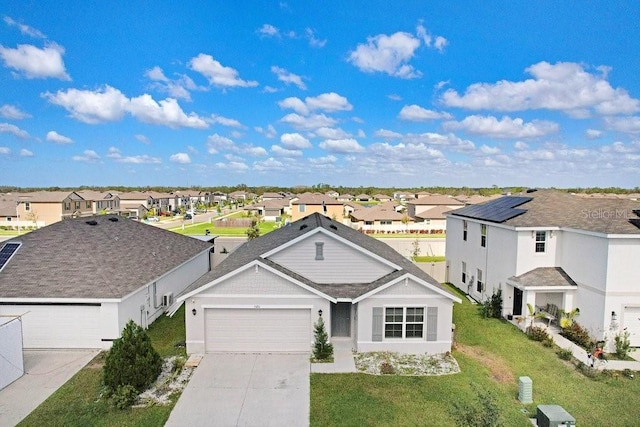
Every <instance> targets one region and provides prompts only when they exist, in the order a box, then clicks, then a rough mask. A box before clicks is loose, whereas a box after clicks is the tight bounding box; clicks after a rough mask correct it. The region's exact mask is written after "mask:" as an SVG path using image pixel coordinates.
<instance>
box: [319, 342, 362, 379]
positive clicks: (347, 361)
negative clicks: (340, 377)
mask: <svg viewBox="0 0 640 427" xmlns="http://www.w3.org/2000/svg"><path fill="white" fill-rule="evenodd" d="M331 343H332V344H333V363H312V364H311V372H313V373H321V374H346V373H350V372H358V370H357V369H356V363H355V361H354V360H353V349H352V342H351V338H348V339H341V338H334V339H333V340H332V341H331Z"/></svg>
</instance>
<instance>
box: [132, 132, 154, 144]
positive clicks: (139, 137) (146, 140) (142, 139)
mask: <svg viewBox="0 0 640 427" xmlns="http://www.w3.org/2000/svg"><path fill="white" fill-rule="evenodd" d="M134 138H135V139H137V140H138V141H140V142H142V143H143V144H149V143H151V140H150V139H149V138H148V137H146V136H145V135H142V134H136V135H134Z"/></svg>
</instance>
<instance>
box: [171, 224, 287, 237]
mask: <svg viewBox="0 0 640 427" xmlns="http://www.w3.org/2000/svg"><path fill="white" fill-rule="evenodd" d="M259 226H260V235H261V236H262V235H264V234H267V233H270V232H272V231H273V230H275V229H276V223H275V222H261V223H260V224H259ZM206 230H209V232H210V233H211V234H213V235H216V236H234V237H247V228H244V227H215V226H214V225H213V224H209V223H208V222H206V223H199V224H194V225H186V224H185V227H184V230H183V229H182V226H179V227H174V228H171V229H170V231H174V232H176V233H179V234H186V235H191V236H193V235H204V234H205V231H206Z"/></svg>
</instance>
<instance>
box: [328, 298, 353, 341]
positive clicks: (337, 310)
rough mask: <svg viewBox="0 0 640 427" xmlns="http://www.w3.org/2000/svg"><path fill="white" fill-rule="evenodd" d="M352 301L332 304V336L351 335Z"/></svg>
mask: <svg viewBox="0 0 640 427" xmlns="http://www.w3.org/2000/svg"><path fill="white" fill-rule="evenodd" d="M351 305H352V304H351V303H350V302H339V303H337V304H331V336H332V337H350V336H351Z"/></svg>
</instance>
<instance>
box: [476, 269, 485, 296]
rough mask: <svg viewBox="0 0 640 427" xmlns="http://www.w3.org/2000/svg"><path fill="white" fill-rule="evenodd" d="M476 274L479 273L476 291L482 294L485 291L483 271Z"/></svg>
mask: <svg viewBox="0 0 640 427" xmlns="http://www.w3.org/2000/svg"><path fill="white" fill-rule="evenodd" d="M476 273H477V276H476V277H477V280H476V291H477V292H482V291H483V290H484V282H483V281H482V270H480V269H478V270H477V271H476Z"/></svg>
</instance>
